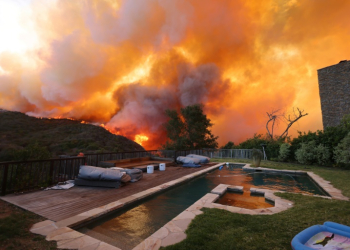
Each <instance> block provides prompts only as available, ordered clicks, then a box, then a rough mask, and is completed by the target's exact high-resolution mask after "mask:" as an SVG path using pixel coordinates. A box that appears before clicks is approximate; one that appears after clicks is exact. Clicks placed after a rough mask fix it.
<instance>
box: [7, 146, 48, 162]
mask: <svg viewBox="0 0 350 250" xmlns="http://www.w3.org/2000/svg"><path fill="white" fill-rule="evenodd" d="M13 157H14V160H17V161H28V160H43V159H49V158H51V153H50V151H49V150H48V149H47V147H45V146H41V145H39V143H38V142H35V143H31V144H29V145H28V146H27V147H25V148H24V149H19V150H14V151H13Z"/></svg>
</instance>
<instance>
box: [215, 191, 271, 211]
mask: <svg viewBox="0 0 350 250" xmlns="http://www.w3.org/2000/svg"><path fill="white" fill-rule="evenodd" d="M216 203H219V204H222V205H229V206H234V207H242V208H248V209H257V208H269V207H273V206H274V205H272V204H270V203H267V202H266V200H265V197H264V196H251V195H250V192H244V193H234V192H226V193H225V194H224V195H223V196H222V197H220V199H219V200H218V201H217V202H216Z"/></svg>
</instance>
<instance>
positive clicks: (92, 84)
mask: <svg viewBox="0 0 350 250" xmlns="http://www.w3.org/2000/svg"><path fill="white" fill-rule="evenodd" d="M24 2H26V3H24ZM349 9H350V1H346V0H334V1H300V0H285V1H280V0H268V1H245V0H236V1H227V0H216V1H198V0H186V1H185V0H176V1H171V0H170V1H158V0H100V1H97V0H92V1H65V0H56V1H46V2H45V4H42V1H0V10H1V11H0V12H1V13H0V34H1V39H0V108H3V109H7V110H16V111H21V112H25V113H27V114H28V115H33V116H37V117H39V116H42V117H60V118H74V119H76V120H78V121H81V120H83V121H86V122H88V123H91V124H101V123H103V124H104V126H105V127H106V128H107V129H108V130H109V131H112V132H113V133H114V134H119V135H123V136H126V137H128V138H131V139H133V138H135V140H136V137H137V136H138V135H142V136H144V135H145V134H146V135H147V136H146V137H147V138H149V139H148V140H141V141H140V143H143V145H144V147H145V148H146V149H155V148H157V147H158V146H159V145H161V144H163V143H165V140H166V136H165V134H164V131H163V126H162V125H163V124H164V123H165V122H166V121H167V117H166V115H165V110H166V109H177V110H179V109H180V108H181V107H184V106H187V105H192V104H196V103H203V104H204V109H205V110H204V111H205V113H206V114H207V116H208V117H209V118H210V119H211V121H212V122H213V123H214V126H213V127H212V132H213V134H214V135H218V136H219V144H220V145H223V144H226V143H227V141H229V140H231V141H234V142H235V144H237V143H238V142H239V141H242V140H244V139H246V138H247V137H248V136H252V135H253V134H254V133H264V132H265V123H266V116H265V114H266V112H267V111H271V110H272V109H279V108H282V109H285V110H291V109H292V107H296V106H297V107H300V108H301V109H305V111H306V112H308V113H309V114H310V115H308V116H307V117H305V118H303V119H301V120H300V124H299V126H297V124H296V125H293V131H291V134H293V133H294V134H297V130H300V131H307V130H316V129H321V128H322V119H321V108H320V100H319V94H318V93H319V92H318V83H317V69H319V68H322V67H325V66H328V65H332V64H336V63H338V62H339V61H340V60H344V59H350V58H344V57H346V56H347V57H349V54H350V47H349V46H348V42H347V41H349V39H350V33H349V29H350V20H349V18H348V10H349ZM325 10H327V11H326V12H327V15H324V13H325ZM53 20H55V21H53ZM57 20H59V21H57ZM24 37H25V39H23V38H24ZM281 127H282V126H281ZM281 129H283V128H281ZM277 130H278V129H277ZM275 133H278V131H276V132H275Z"/></svg>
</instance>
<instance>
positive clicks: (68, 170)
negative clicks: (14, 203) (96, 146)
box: [0, 157, 86, 195]
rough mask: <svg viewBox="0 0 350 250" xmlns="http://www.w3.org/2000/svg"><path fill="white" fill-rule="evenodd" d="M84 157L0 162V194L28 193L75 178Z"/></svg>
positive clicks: (83, 161) (84, 159)
mask: <svg viewBox="0 0 350 250" xmlns="http://www.w3.org/2000/svg"><path fill="white" fill-rule="evenodd" d="M85 161H86V158H85V157H71V158H62V159H61V158H60V159H49V160H37V161H17V162H16V161H15V162H0V189H1V190H0V194H1V195H5V194H8V193H15V192H22V191H28V190H32V189H37V188H41V187H47V186H50V185H52V184H53V183H57V182H62V181H66V180H70V179H73V178H75V176H77V175H78V172H79V166H80V165H84V163H85Z"/></svg>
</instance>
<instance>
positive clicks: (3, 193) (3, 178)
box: [1, 164, 9, 196]
mask: <svg viewBox="0 0 350 250" xmlns="http://www.w3.org/2000/svg"><path fill="white" fill-rule="evenodd" d="M8 168H9V165H8V164H5V166H4V175H3V176H2V188H1V195H2V196H4V195H6V184H7V173H8Z"/></svg>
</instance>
